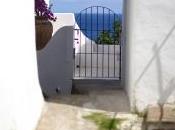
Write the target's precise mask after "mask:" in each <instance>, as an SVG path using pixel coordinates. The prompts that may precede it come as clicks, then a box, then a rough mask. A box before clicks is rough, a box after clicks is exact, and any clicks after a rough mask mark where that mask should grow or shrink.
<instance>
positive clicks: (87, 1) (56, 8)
mask: <svg viewBox="0 0 175 130" xmlns="http://www.w3.org/2000/svg"><path fill="white" fill-rule="evenodd" d="M122 1H123V0H50V3H52V4H53V6H52V10H53V12H54V13H78V12H80V11H81V10H83V9H85V8H87V7H90V6H96V5H98V6H104V7H108V8H110V9H111V10H113V11H114V12H116V13H122Z"/></svg>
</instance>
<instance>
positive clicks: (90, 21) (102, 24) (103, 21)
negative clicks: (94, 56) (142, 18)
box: [74, 13, 122, 40]
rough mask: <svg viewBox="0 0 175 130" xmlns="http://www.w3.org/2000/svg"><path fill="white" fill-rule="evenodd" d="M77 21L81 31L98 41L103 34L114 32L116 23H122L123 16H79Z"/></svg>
mask: <svg viewBox="0 0 175 130" xmlns="http://www.w3.org/2000/svg"><path fill="white" fill-rule="evenodd" d="M74 15H75V20H76V23H77V24H78V26H79V28H80V30H81V31H82V32H83V33H84V35H85V36H86V37H88V38H89V39H91V40H95V39H97V37H98V36H99V35H100V33H101V32H103V31H107V32H109V33H110V34H112V33H113V32H114V22H115V21H119V22H120V23H122V14H88V13H87V14H85V13H83V14H77V13H75V14H74Z"/></svg>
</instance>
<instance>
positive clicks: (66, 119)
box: [36, 90, 142, 130]
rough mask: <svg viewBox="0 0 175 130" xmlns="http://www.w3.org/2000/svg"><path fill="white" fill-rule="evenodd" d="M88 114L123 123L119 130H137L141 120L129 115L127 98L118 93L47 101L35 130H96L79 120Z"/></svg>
mask: <svg viewBox="0 0 175 130" xmlns="http://www.w3.org/2000/svg"><path fill="white" fill-rule="evenodd" d="M92 112H103V113H105V114H108V115H110V116H115V117H116V118H120V119H124V121H123V122H122V124H121V130H141V124H142V119H141V118H139V117H138V116H137V115H134V114H130V113H129V106H128V99H127V96H126V95H125V93H124V92H123V91H120V90H118V91H103V92H96V91H93V92H91V93H90V94H88V95H71V96H67V97H66V96H65V97H63V96H62V97H56V98H55V99H49V100H48V101H47V102H46V104H45V108H44V112H43V115H42V117H41V119H40V122H39V124H38V127H37V129H36V130H97V126H96V125H95V124H94V123H92V122H90V121H87V120H85V119H83V116H85V115H89V114H90V113H92Z"/></svg>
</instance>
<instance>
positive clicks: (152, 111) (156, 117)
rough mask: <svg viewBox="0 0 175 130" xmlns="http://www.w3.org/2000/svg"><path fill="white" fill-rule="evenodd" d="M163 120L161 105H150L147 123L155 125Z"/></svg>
mask: <svg viewBox="0 0 175 130" xmlns="http://www.w3.org/2000/svg"><path fill="white" fill-rule="evenodd" d="M160 118H161V107H160V105H158V104H156V105H150V106H148V113H147V122H148V123H155V122H159V121H160Z"/></svg>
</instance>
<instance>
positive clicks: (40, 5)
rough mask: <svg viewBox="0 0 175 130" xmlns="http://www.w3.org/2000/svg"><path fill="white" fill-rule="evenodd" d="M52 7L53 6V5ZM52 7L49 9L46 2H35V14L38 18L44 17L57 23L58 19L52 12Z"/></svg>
mask: <svg viewBox="0 0 175 130" xmlns="http://www.w3.org/2000/svg"><path fill="white" fill-rule="evenodd" d="M51 6H52V5H51ZM51 6H50V7H48V5H47V4H46V2H45V1H44V0H35V14H36V16H43V17H45V18H47V19H48V20H51V21H55V20H56V17H55V16H54V14H53V13H52V11H51Z"/></svg>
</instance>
